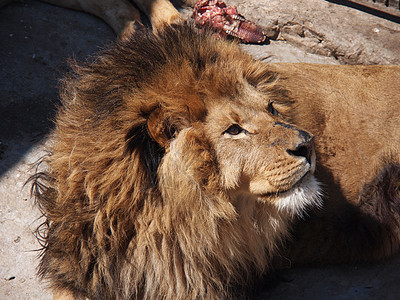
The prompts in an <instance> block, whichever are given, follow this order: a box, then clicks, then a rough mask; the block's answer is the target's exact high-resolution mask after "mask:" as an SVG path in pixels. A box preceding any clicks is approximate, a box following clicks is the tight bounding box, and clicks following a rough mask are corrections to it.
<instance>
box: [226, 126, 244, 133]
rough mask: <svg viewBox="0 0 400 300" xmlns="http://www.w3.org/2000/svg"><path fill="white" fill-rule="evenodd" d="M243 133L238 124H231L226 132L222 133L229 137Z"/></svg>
mask: <svg viewBox="0 0 400 300" xmlns="http://www.w3.org/2000/svg"><path fill="white" fill-rule="evenodd" d="M243 131H245V130H244V129H243V128H242V127H240V126H239V125H238V124H233V125H231V126H229V128H228V129H227V130H225V131H224V133H227V134H230V135H238V134H239V133H241V132H243Z"/></svg>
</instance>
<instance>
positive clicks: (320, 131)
mask: <svg viewBox="0 0 400 300" xmlns="http://www.w3.org/2000/svg"><path fill="white" fill-rule="evenodd" d="M270 66H271V70H273V71H276V72H277V73H278V74H279V76H280V78H281V84H282V85H283V86H284V87H285V89H287V90H288V91H289V92H290V95H291V97H292V98H293V99H296V101H297V103H298V105H297V106H296V108H295V113H294V119H293V122H294V123H295V124H296V125H298V126H300V127H301V128H304V129H306V130H308V131H309V132H311V133H313V134H314V135H315V136H316V151H317V153H318V163H319V164H318V165H319V166H321V167H323V168H325V169H326V170H329V173H330V177H325V175H322V174H321V176H323V178H322V181H323V182H327V183H328V182H331V181H332V180H333V182H334V183H335V184H336V185H337V186H339V187H340V191H341V193H342V195H343V197H345V198H346V199H347V200H348V201H351V202H352V203H353V204H358V202H359V199H358V197H359V194H360V191H361V189H362V187H363V184H364V183H365V182H369V181H370V180H372V177H373V176H374V175H375V171H376V168H377V167H379V166H380V165H381V159H382V158H383V157H384V156H385V155H386V156H387V155H389V154H394V155H395V157H399V156H398V155H399V147H400V130H399V128H398V127H399V125H398V124H400V114H399V111H400V87H399V85H398V84H396V82H400V67H399V66H343V65H338V66H333V65H319V64H315V65H314V64H271V65H270ZM332 192H334V190H331V191H330V193H329V194H331V193H332Z"/></svg>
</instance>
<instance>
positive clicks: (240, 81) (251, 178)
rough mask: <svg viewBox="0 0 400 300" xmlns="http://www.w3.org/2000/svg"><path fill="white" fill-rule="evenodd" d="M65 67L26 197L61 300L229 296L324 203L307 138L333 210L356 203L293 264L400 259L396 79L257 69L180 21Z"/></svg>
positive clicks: (399, 75) (343, 71) (320, 226)
mask: <svg viewBox="0 0 400 300" xmlns="http://www.w3.org/2000/svg"><path fill="white" fill-rule="evenodd" d="M73 68H74V73H72V74H70V75H69V76H68V77H66V79H65V80H64V81H63V88H62V93H61V98H62V107H60V109H59V112H58V115H57V118H56V122H55V123H56V129H55V131H54V134H53V140H54V142H53V145H52V148H51V154H50V156H49V157H48V158H47V159H46V162H47V164H48V167H49V168H48V171H47V172H45V173H40V174H38V175H37V176H36V177H35V179H36V180H35V182H34V185H33V188H34V191H35V194H36V196H37V199H38V204H39V206H40V207H41V209H42V211H43V213H44V215H45V216H46V218H47V221H46V225H48V229H47V233H46V235H45V236H44V242H45V245H44V246H45V248H44V252H43V256H42V258H41V263H40V274H41V275H42V276H44V277H45V278H47V279H49V281H50V284H51V287H52V289H53V290H54V292H55V294H56V297H57V296H58V297H64V296H65V297H70V298H85V297H87V298H89V299H98V298H105V299H130V298H144V299H158V298H161V299H202V298H207V299H208V298H210V299H221V298H231V297H233V296H238V295H239V294H238V290H236V289H235V287H236V286H240V285H246V284H248V283H249V282H251V279H252V278H253V277H255V276H258V275H260V274H261V273H262V272H264V271H267V270H268V269H269V266H270V263H271V262H272V260H273V258H274V255H276V254H277V251H278V250H279V247H280V246H281V244H282V243H281V241H282V240H283V239H285V238H286V237H288V236H289V231H290V230H291V228H292V227H291V225H292V222H293V221H294V220H296V218H297V217H300V216H303V215H304V212H305V211H307V212H310V210H311V209H312V208H313V207H315V206H319V205H320V203H321V201H320V198H321V190H320V187H319V184H318V182H317V180H316V179H315V178H314V175H313V173H314V170H315V152H314V145H313V144H314V137H313V135H312V134H310V133H308V132H307V131H304V130H302V129H300V128H305V129H306V130H308V131H310V132H312V133H313V134H315V135H316V138H315V144H316V150H317V156H318V159H319V160H320V161H321V162H322V163H323V164H324V165H322V166H321V167H318V168H317V171H316V175H317V176H318V177H319V178H320V180H321V181H322V182H323V183H324V189H325V191H326V192H325V194H326V195H325V197H324V198H325V199H326V201H329V200H335V201H337V202H335V203H340V200H342V199H343V200H346V201H349V202H353V204H347V206H345V205H342V206H340V210H336V211H335V210H334V209H332V210H330V212H329V213H326V212H325V211H323V212H322V213H319V214H318V215H317V216H315V219H312V220H311V221H310V222H309V223H305V224H300V225H303V226H302V227H300V229H299V233H298V235H296V237H297V239H298V240H296V243H295V244H294V247H292V248H290V249H291V250H290V251H288V253H287V254H286V255H287V257H288V259H291V260H292V261H294V262H296V261H300V262H304V261H306V262H310V261H323V260H329V259H332V261H345V260H349V259H357V258H358V259H364V260H367V259H375V258H380V257H384V256H388V255H390V254H392V253H394V252H396V251H397V250H398V247H399V237H400V235H399V230H400V226H399V225H400V224H399V221H400V218H399V216H400V214H399V208H400V206H399V204H400V199H399V190H398V188H399V184H400V167H399V155H398V151H397V149H396V147H397V145H398V144H399V142H400V141H399V139H400V135H399V131H398V130H397V131H396V128H397V127H398V124H399V119H398V118H399V117H398V116H396V112H397V111H398V108H399V100H400V99H399V96H398V88H397V87H395V86H390V84H388V83H386V82H385V81H384V80H383V79H384V78H386V76H388V74H390V76H391V80H393V81H394V82H396V80H399V79H400V68H398V67H386V68H384V67H351V68H349V67H342V66H338V67H322V66H315V65H299V66H298V67H297V66H293V65H269V64H264V63H262V62H259V61H256V60H254V59H253V58H251V56H249V55H247V54H245V53H243V52H242V51H240V50H239V48H238V47H237V45H236V44H235V43H232V42H228V41H224V40H217V39H215V38H213V37H212V36H211V35H210V34H208V33H203V34H199V33H198V32H197V31H196V30H194V29H193V28H192V27H191V26H189V25H187V24H184V25H173V26H171V27H166V28H164V29H162V30H160V31H159V32H158V34H157V35H154V34H153V33H151V32H147V31H144V32H141V33H140V34H136V35H133V36H131V38H129V39H126V40H120V41H118V42H116V43H115V45H114V46H112V47H110V48H109V49H108V50H105V51H104V52H103V53H101V55H99V56H98V57H97V59H95V60H94V61H93V62H91V63H86V64H83V65H80V66H79V65H74V66H73ZM278 75H279V76H280V79H278ZM342 78H344V79H345V81H344V82H343V81H342ZM375 80H378V83H379V84H378V83H375ZM348 84H349V86H347V85H348ZM377 95H380V98H376V97H377ZM396 97H397V99H396ZM388 108H390V109H388ZM373 113H374V114H373ZM375 113H376V114H378V116H379V118H377V117H376V116H375ZM349 116H351V117H352V118H351V119H348V117H349ZM388 117H391V118H392V119H391V121H388V119H387V118H388ZM390 122H391V126H389V123H390ZM297 126H299V127H297ZM357 141H359V142H357ZM357 151H358V152H357ZM346 153H347V154H346ZM377 153H382V157H383V158H384V160H382V161H379V159H378V155H377ZM375 157H377V158H375ZM372 169H374V170H376V171H374V173H372V172H371V170H372ZM346 203H348V202H346ZM332 206H339V205H336V204H335V205H332ZM331 212H332V213H331ZM313 220H318V222H317V224H313V222H315V221H313ZM320 220H321V221H320ZM313 226H314V227H313ZM301 228H306V229H305V230H302V229H301ZM310 228H311V229H310ZM307 243H309V244H307ZM313 246H315V247H322V248H321V249H319V248H312V247H313Z"/></svg>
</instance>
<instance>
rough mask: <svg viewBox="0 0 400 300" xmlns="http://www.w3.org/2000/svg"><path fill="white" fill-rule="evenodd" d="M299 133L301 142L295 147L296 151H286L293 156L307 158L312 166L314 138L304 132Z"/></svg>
mask: <svg viewBox="0 0 400 300" xmlns="http://www.w3.org/2000/svg"><path fill="white" fill-rule="evenodd" d="M298 131H299V139H300V142H299V143H298V144H297V145H296V146H295V148H294V149H287V150H286V151H287V152H288V153H289V154H290V155H293V156H302V157H305V158H306V159H307V161H308V163H309V164H311V160H312V153H313V149H314V136H313V135H311V134H309V133H307V132H305V131H303V130H298Z"/></svg>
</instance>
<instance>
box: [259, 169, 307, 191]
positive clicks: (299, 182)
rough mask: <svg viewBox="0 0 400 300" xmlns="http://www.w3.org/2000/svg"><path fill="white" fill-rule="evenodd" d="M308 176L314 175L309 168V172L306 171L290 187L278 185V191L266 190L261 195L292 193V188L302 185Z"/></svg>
mask: <svg viewBox="0 0 400 300" xmlns="http://www.w3.org/2000/svg"><path fill="white" fill-rule="evenodd" d="M308 176H312V172H311V170H310V169H309V170H308V171H307V172H305V173H304V174H303V175H302V176H301V177H300V179H299V180H297V181H296V182H295V183H294V184H293V185H291V186H290V187H286V186H282V187H277V188H276V191H271V192H266V193H264V194H262V195H260V196H263V197H271V196H284V195H285V194H287V193H290V191H291V190H293V189H295V188H297V187H299V186H301V185H302V184H303V182H304V181H305V180H307V179H306V178H307V177H308Z"/></svg>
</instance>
